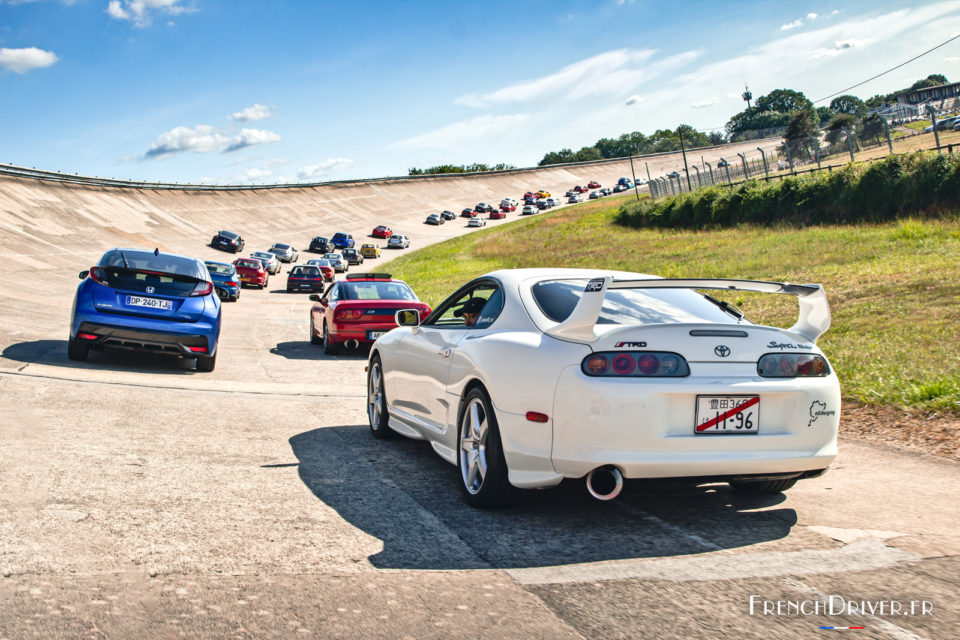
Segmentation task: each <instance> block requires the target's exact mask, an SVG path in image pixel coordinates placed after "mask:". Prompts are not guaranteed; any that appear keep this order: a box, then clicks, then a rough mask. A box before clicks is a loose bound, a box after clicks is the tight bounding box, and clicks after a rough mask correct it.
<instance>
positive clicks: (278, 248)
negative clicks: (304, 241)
mask: <svg viewBox="0 0 960 640" xmlns="http://www.w3.org/2000/svg"><path fill="white" fill-rule="evenodd" d="M267 252H268V253H272V254H273V255H275V256H277V260H279V261H280V262H296V261H297V259H298V258H299V255H298V254H297V250H296V249H294V248H293V246H292V245H289V244H283V243H282V242H275V243H274V244H273V246H272V247H270V248H269V249H267Z"/></svg>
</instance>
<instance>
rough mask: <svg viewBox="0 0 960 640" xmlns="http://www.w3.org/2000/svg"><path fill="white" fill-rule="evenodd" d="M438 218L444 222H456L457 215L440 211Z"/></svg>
mask: <svg viewBox="0 0 960 640" xmlns="http://www.w3.org/2000/svg"><path fill="white" fill-rule="evenodd" d="M440 217H441V218H443V219H444V220H456V219H457V214H455V213H454V212H453V211H441V212H440Z"/></svg>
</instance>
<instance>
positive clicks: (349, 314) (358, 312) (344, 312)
mask: <svg viewBox="0 0 960 640" xmlns="http://www.w3.org/2000/svg"><path fill="white" fill-rule="evenodd" d="M361 316H363V309H340V310H339V311H337V313H336V315H335V316H334V318H335V319H336V320H358V319H359V318H360V317H361Z"/></svg>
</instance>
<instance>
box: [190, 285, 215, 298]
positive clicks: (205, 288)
mask: <svg viewBox="0 0 960 640" xmlns="http://www.w3.org/2000/svg"><path fill="white" fill-rule="evenodd" d="M211 293H213V283H212V282H198V283H197V286H195V287H194V288H193V291H191V292H190V295H191V296H207V295H210V294H211Z"/></svg>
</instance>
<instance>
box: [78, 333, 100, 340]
mask: <svg viewBox="0 0 960 640" xmlns="http://www.w3.org/2000/svg"><path fill="white" fill-rule="evenodd" d="M77 337H78V338H82V339H83V340H96V339H97V338H98V337H99V336H96V335H94V334H92V333H78V334H77Z"/></svg>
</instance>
